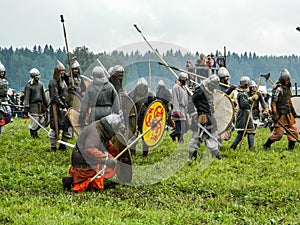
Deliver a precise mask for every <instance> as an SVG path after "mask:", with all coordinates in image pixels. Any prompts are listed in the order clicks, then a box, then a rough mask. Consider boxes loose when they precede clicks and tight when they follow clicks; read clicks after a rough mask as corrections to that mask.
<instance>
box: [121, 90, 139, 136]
mask: <svg viewBox="0 0 300 225" xmlns="http://www.w3.org/2000/svg"><path fill="white" fill-rule="evenodd" d="M120 99H121V109H122V112H123V116H124V122H125V127H126V128H127V131H128V132H127V133H126V134H125V137H126V138H127V139H129V138H130V137H132V135H133V134H135V132H136V130H137V110H136V107H135V104H134V102H133V100H132V99H131V98H130V97H129V96H128V95H126V94H123V93H121V94H120ZM128 128H129V129H128Z"/></svg>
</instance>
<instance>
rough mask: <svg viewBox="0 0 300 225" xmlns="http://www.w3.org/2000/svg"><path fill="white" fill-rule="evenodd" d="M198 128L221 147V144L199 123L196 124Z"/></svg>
mask: <svg viewBox="0 0 300 225" xmlns="http://www.w3.org/2000/svg"><path fill="white" fill-rule="evenodd" d="M198 127H200V128H201V129H202V130H204V132H205V133H206V134H207V135H208V136H209V137H211V138H212V139H213V140H214V141H215V142H217V143H218V145H219V146H221V143H220V142H219V141H218V139H217V138H216V137H215V136H213V135H212V134H211V133H210V132H209V131H208V130H206V128H205V127H204V126H202V125H201V124H200V123H198Z"/></svg>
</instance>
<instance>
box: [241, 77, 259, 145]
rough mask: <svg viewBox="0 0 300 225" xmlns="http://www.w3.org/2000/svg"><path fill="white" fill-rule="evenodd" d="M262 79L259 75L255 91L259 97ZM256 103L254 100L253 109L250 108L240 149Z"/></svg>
mask: <svg viewBox="0 0 300 225" xmlns="http://www.w3.org/2000/svg"><path fill="white" fill-rule="evenodd" d="M261 79H262V74H260V75H259V79H258V82H257V88H256V90H255V94H254V95H257V93H258V89H259V85H260V81H261ZM255 101H256V100H253V102H252V104H251V107H250V111H249V115H248V118H247V121H246V125H245V128H244V133H243V136H242V140H241V143H240V147H241V146H242V144H243V140H244V137H245V134H246V132H247V128H248V124H249V121H250V118H251V116H252V110H253V107H254V103H255Z"/></svg>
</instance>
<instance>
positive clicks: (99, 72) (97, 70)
mask: <svg viewBox="0 0 300 225" xmlns="http://www.w3.org/2000/svg"><path fill="white" fill-rule="evenodd" d="M92 76H93V77H94V78H101V77H106V75H105V72H104V69H103V68H102V67H101V66H95V67H94V69H93V70H92Z"/></svg>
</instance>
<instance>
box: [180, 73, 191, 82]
mask: <svg viewBox="0 0 300 225" xmlns="http://www.w3.org/2000/svg"><path fill="white" fill-rule="evenodd" d="M188 78H189V76H188V75H187V73H184V72H180V73H179V76H178V80H184V81H187V80H188Z"/></svg>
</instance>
